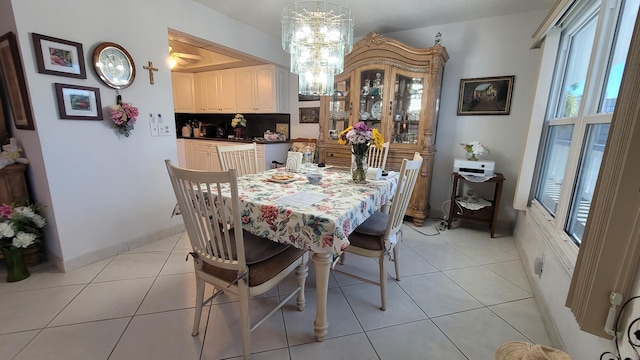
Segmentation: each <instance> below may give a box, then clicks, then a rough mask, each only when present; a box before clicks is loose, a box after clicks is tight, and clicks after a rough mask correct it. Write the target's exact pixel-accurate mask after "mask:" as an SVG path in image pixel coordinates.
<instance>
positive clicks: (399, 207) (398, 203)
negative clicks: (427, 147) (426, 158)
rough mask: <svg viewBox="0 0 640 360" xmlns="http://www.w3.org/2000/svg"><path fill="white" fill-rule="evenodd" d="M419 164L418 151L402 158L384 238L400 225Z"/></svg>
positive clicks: (420, 159) (396, 230) (420, 157)
mask: <svg viewBox="0 0 640 360" xmlns="http://www.w3.org/2000/svg"><path fill="white" fill-rule="evenodd" d="M421 166H422V156H420V153H415V155H414V157H413V160H407V159H404V160H402V166H401V167H400V172H399V174H398V176H399V178H398V186H397V190H396V193H395V195H394V196H393V202H392V204H391V209H390V210H389V222H388V223H387V229H386V230H385V235H384V237H385V238H389V236H390V235H391V234H395V233H397V232H398V231H399V230H400V228H401V227H402V221H403V219H404V214H405V212H406V211H407V207H408V206H409V201H411V194H412V193H413V188H414V187H415V185H416V180H417V179H418V175H419V173H420V167H421Z"/></svg>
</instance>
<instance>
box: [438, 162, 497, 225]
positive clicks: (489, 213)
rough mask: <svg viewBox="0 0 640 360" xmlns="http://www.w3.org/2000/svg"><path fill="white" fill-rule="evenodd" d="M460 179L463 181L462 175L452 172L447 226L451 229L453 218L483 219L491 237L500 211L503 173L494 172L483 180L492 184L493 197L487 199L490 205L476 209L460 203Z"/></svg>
mask: <svg viewBox="0 0 640 360" xmlns="http://www.w3.org/2000/svg"><path fill="white" fill-rule="evenodd" d="M461 181H464V177H463V176H462V175H460V174H458V173H453V187H452V189H451V203H450V205H449V216H448V217H447V227H448V228H449V229H451V222H452V221H453V219H454V218H459V219H469V220H476V221H484V222H488V223H489V227H490V229H491V237H494V236H495V234H496V225H497V223H498V212H499V211H500V198H501V197H502V183H503V182H504V175H502V174H501V173H496V174H495V176H494V177H492V178H491V179H489V180H487V181H485V182H486V183H491V184H493V185H494V191H493V199H491V200H488V201H489V202H490V203H491V205H489V206H485V207H483V208H481V209H477V210H472V209H468V208H466V207H464V206H461V205H460V202H459V201H460V198H459V197H458V196H459V195H460V194H459V191H458V185H459V184H460V182H461Z"/></svg>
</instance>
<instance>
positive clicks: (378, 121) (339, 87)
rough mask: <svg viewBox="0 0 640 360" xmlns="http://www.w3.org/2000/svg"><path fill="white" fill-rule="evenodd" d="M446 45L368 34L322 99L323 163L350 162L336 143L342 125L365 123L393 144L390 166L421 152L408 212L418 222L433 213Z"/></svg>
mask: <svg viewBox="0 0 640 360" xmlns="http://www.w3.org/2000/svg"><path fill="white" fill-rule="evenodd" d="M448 59H449V55H448V54H447V51H446V49H445V48H444V47H442V46H434V47H431V48H424V49H419V48H413V47H411V46H408V45H405V44H403V43H401V42H399V41H396V40H393V39H390V38H388V37H386V36H384V35H381V34H378V33H374V32H372V33H369V34H368V35H367V36H366V37H364V38H363V39H362V40H360V41H359V42H358V43H357V44H355V46H354V48H353V50H352V51H351V53H349V54H348V55H347V56H346V57H345V65H344V72H343V73H342V74H339V75H336V77H335V87H334V88H335V93H334V94H333V95H332V96H323V97H322V98H321V100H320V135H319V139H318V151H319V155H320V162H324V163H326V164H335V165H340V166H349V164H350V161H351V154H350V148H349V147H348V146H346V145H340V144H338V142H337V135H338V133H339V132H340V131H341V130H343V129H344V128H346V127H348V126H350V125H355V124H356V123H358V122H364V123H366V124H367V125H369V126H370V127H372V128H377V129H378V130H379V131H380V133H381V134H382V136H383V137H384V140H385V141H388V142H390V143H391V144H390V148H389V155H388V158H387V166H386V167H387V168H388V169H390V170H398V169H399V168H400V165H401V163H402V159H411V158H413V154H414V153H415V152H420V154H421V155H422V157H423V158H424V161H423V163H422V168H421V170H420V175H419V177H418V180H417V182H416V185H415V188H414V191H413V195H412V197H411V201H410V203H409V206H408V208H407V212H406V215H409V216H411V217H413V222H414V223H415V224H416V225H418V226H420V225H422V222H423V221H424V219H425V218H426V217H427V216H428V215H429V192H430V188H431V175H432V171H433V157H434V155H435V152H436V147H435V142H436V128H437V121H438V109H439V104H440V92H441V87H442V76H443V72H444V64H445V62H446V61H447V60H448Z"/></svg>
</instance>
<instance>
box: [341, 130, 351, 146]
mask: <svg viewBox="0 0 640 360" xmlns="http://www.w3.org/2000/svg"><path fill="white" fill-rule="evenodd" d="M351 129H353V126H349V127H348V128H346V129H344V130H342V131H341V132H340V134H339V135H338V144H340V145H344V144H346V143H347V133H348V132H349V131H351Z"/></svg>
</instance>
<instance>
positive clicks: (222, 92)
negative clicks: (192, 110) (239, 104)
mask: <svg viewBox="0 0 640 360" xmlns="http://www.w3.org/2000/svg"><path fill="white" fill-rule="evenodd" d="M195 78H196V90H195V91H196V110H197V112H204V113H227V114H228V113H234V112H236V75H235V70H234V69H227V70H220V71H206V72H202V73H197V74H195Z"/></svg>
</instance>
